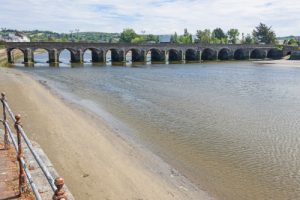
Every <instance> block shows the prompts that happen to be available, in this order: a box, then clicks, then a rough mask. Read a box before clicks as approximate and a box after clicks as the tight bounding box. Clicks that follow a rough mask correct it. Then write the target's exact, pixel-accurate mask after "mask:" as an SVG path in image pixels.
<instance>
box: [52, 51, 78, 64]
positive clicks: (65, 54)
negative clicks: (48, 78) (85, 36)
mask: <svg viewBox="0 0 300 200" xmlns="http://www.w3.org/2000/svg"><path fill="white" fill-rule="evenodd" d="M75 54H76V51H75V50H74V49H70V48H64V49H59V50H58V56H57V60H58V62H60V63H70V62H72V61H73V60H74V59H75Z"/></svg>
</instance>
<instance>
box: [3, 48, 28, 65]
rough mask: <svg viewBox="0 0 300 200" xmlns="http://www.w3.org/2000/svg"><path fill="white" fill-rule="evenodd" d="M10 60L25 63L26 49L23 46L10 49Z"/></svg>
mask: <svg viewBox="0 0 300 200" xmlns="http://www.w3.org/2000/svg"><path fill="white" fill-rule="evenodd" d="M7 52H8V62H10V63H23V62H25V50H23V49H21V48H12V49H9V50H8V51H7Z"/></svg>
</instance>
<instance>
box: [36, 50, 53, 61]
mask: <svg viewBox="0 0 300 200" xmlns="http://www.w3.org/2000/svg"><path fill="white" fill-rule="evenodd" d="M33 56H34V57H33V61H34V62H35V63H49V60H50V54H49V50H48V49H43V48H38V49H35V50H34V51H33Z"/></svg>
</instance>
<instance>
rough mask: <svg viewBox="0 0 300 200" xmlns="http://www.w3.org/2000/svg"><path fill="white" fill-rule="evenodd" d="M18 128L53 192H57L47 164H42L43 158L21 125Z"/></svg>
mask: <svg viewBox="0 0 300 200" xmlns="http://www.w3.org/2000/svg"><path fill="white" fill-rule="evenodd" d="M18 128H19V130H20V132H21V135H22V137H23V138H24V141H25V143H26V144H27V146H28V148H29V149H30V151H31V153H32V155H33V157H34V158H35V160H36V162H37V163H38V165H39V166H40V168H41V170H42V171H43V173H44V175H45V176H46V178H47V180H48V182H49V184H50V186H51V188H52V190H53V191H54V192H55V190H56V189H57V188H56V186H55V184H54V179H53V178H52V175H51V174H50V172H49V171H48V169H47V167H46V166H45V164H44V163H43V162H42V160H41V158H40V157H39V155H38V154H37V153H36V152H35V151H34V149H33V146H32V144H31V142H30V141H29V139H28V137H27V136H26V134H25V132H24V130H23V129H22V127H21V126H20V125H18Z"/></svg>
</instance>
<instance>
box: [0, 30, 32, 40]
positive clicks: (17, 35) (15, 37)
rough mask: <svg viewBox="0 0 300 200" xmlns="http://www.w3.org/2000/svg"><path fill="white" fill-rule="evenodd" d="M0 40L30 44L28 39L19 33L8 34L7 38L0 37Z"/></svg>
mask: <svg viewBox="0 0 300 200" xmlns="http://www.w3.org/2000/svg"><path fill="white" fill-rule="evenodd" d="M0 40H2V41H5V42H30V39H29V38H28V37H27V36H26V35H25V34H24V33H21V32H15V33H9V34H8V35H7V36H0Z"/></svg>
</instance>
